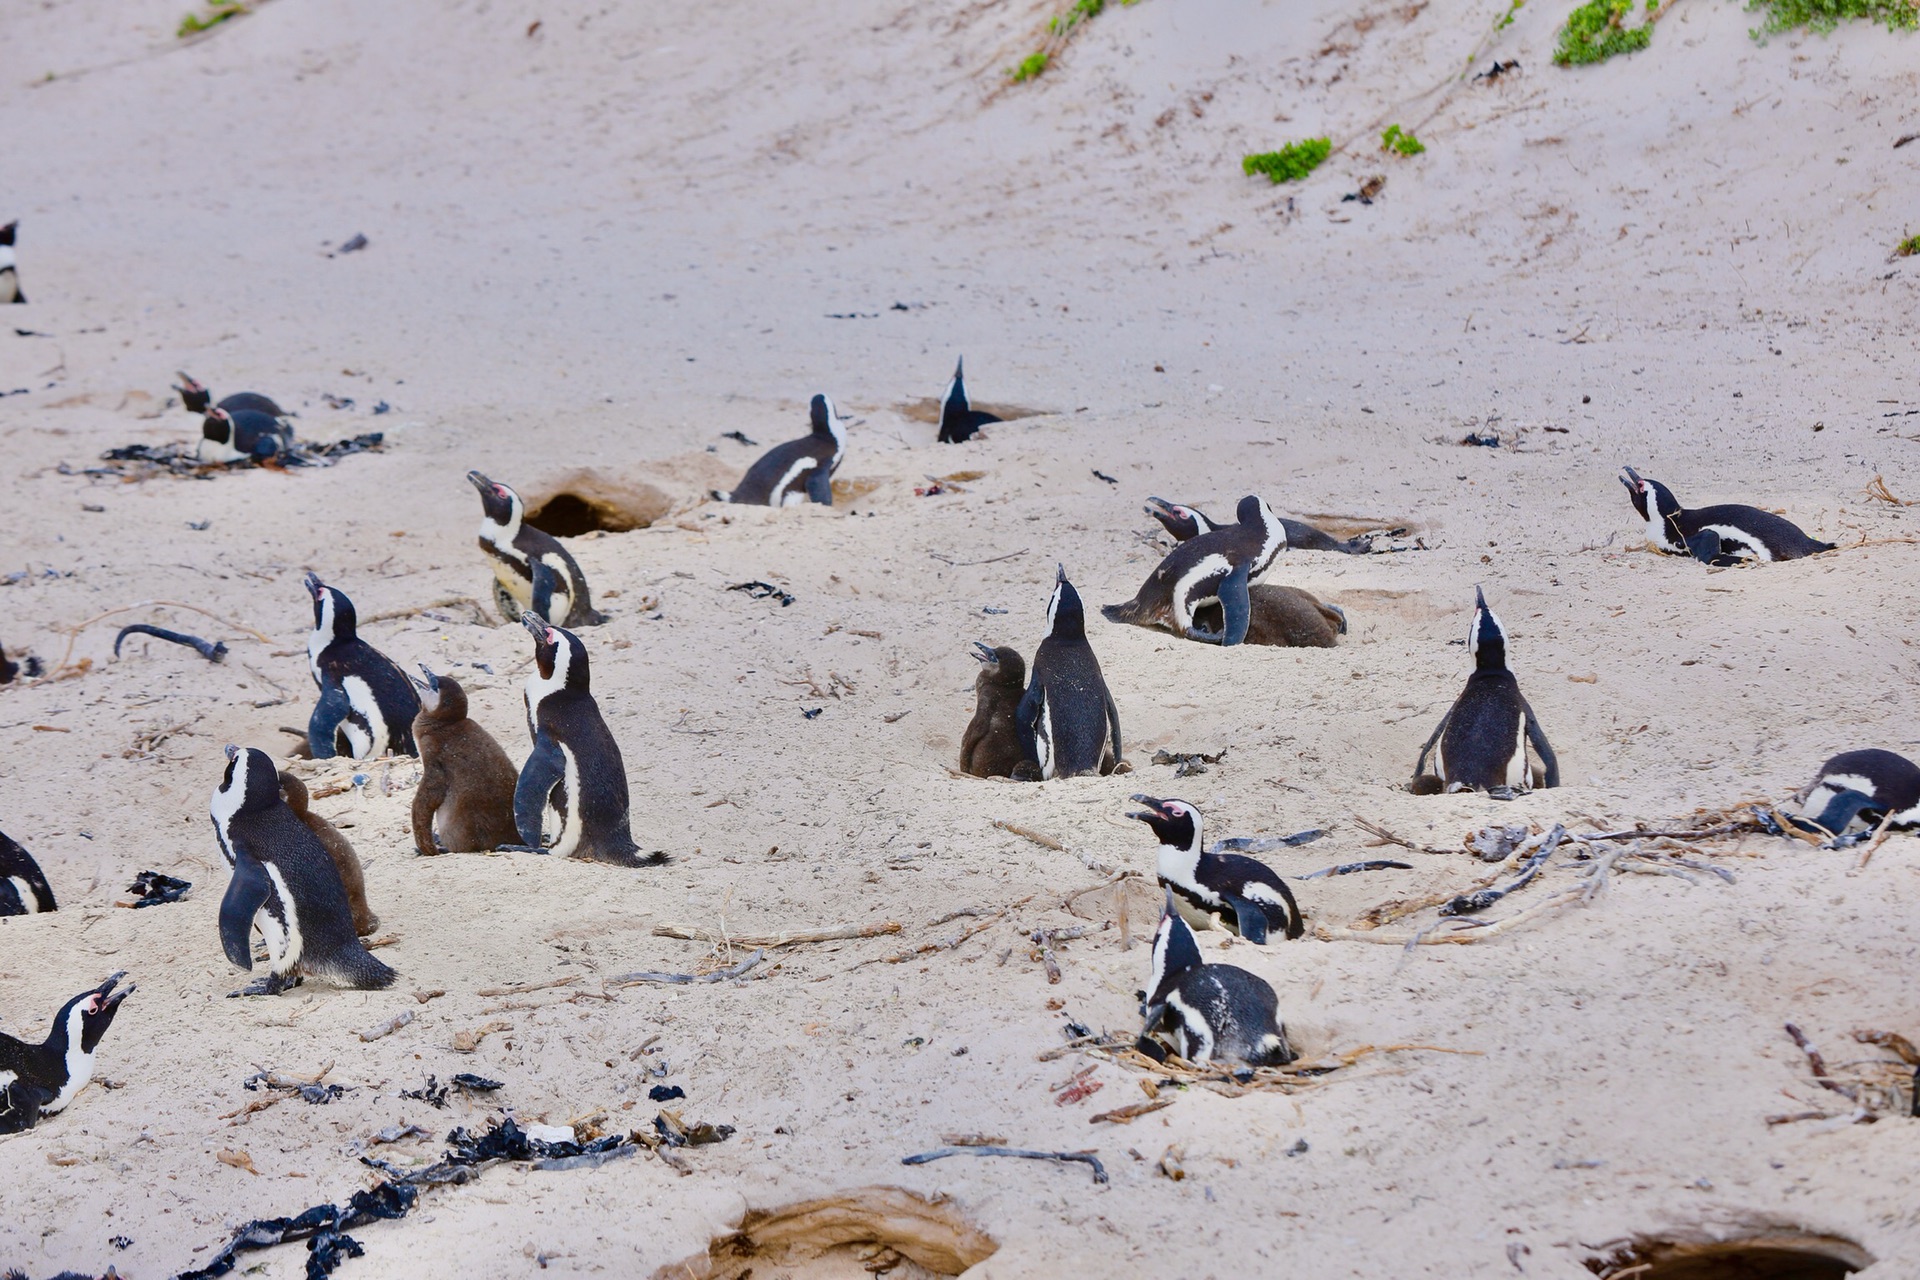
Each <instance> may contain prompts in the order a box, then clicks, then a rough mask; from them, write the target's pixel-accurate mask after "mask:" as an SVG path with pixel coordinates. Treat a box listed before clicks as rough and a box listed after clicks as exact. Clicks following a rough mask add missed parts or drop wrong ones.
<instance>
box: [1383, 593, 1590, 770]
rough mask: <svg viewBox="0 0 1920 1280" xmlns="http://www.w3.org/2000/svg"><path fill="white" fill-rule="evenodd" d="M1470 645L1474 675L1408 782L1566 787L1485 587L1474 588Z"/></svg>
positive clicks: (1444, 718)
mask: <svg viewBox="0 0 1920 1280" xmlns="http://www.w3.org/2000/svg"><path fill="white" fill-rule="evenodd" d="M1467 651H1468V652H1469V653H1471V654H1472V655H1473V666H1474V670H1473V674H1472V675H1470V676H1468V677H1467V687H1466V688H1464V689H1462V690H1461V691H1460V696H1459V697H1458V698H1456V699H1454V703H1453V706H1452V707H1451V708H1449V709H1448V711H1447V714H1446V715H1444V716H1442V717H1441V719H1440V723H1439V725H1438V726H1437V727H1436V728H1435V729H1434V731H1433V735H1432V736H1431V737H1429V738H1428V739H1427V741H1426V745H1424V746H1422V747H1421V748H1420V758H1419V759H1418V760H1417V761H1415V762H1414V766H1413V781H1412V782H1411V783H1410V784H1409V785H1408V788H1407V789H1408V790H1409V791H1411V792H1413V794H1414V795H1417V796H1430V795H1437V794H1439V793H1440V792H1442V791H1486V792H1489V793H1492V794H1495V795H1505V794H1511V793H1512V792H1515V791H1526V790H1529V789H1531V788H1533V787H1557V786H1559V785H1560V762H1559V761H1558V760H1556V759H1555V758H1554V754H1553V748H1552V746H1550V745H1549V744H1548V742H1547V735H1546V733H1545V731H1544V730H1542V729H1541V728H1540V722H1539V721H1538V720H1536V719H1535V718H1534V715H1533V707H1532V706H1530V705H1529V704H1528V702H1527V700H1526V698H1525V697H1523V696H1522V695H1521V693H1520V682H1519V681H1518V680H1516V679H1514V677H1513V673H1512V672H1511V671H1508V670H1507V632H1506V628H1504V627H1502V626H1501V625H1500V619H1499V618H1498V617H1496V616H1495V615H1494V612H1493V610H1492V609H1489V608H1488V607H1487V598H1486V596H1485V595H1484V594H1483V593H1482V592H1481V590H1480V588H1479V587H1475V588H1474V589H1473V622H1472V624H1471V625H1470V626H1469V627H1468V629H1467ZM1436 742H1437V743H1438V744H1439V751H1438V752H1437V753H1435V752H1434V744H1435V743H1436ZM1529 747H1531V748H1532V750H1533V753H1534V754H1535V755H1537V756H1538V757H1539V763H1538V764H1537V765H1536V764H1535V763H1534V762H1533V760H1532V759H1531V758H1530V757H1529V755H1528V748H1529ZM1429 754H1433V756H1434V761H1433V765H1434V772H1432V773H1428V772H1426V767H1427V757H1428V755H1429Z"/></svg>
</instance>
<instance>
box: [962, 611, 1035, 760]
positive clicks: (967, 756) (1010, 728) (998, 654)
mask: <svg viewBox="0 0 1920 1280" xmlns="http://www.w3.org/2000/svg"><path fill="white" fill-rule="evenodd" d="M973 656H974V657H976V658H978V659H979V660H980V674H979V675H978V676H976V677H975V678H974V682H973V691H974V694H973V697H974V705H973V719H972V720H970V721H968V722H967V731H966V733H965V734H963V735H962V736H961V738H960V772H962V773H965V774H971V775H972V776H973V777H976V778H1010V777H1012V776H1013V771H1014V770H1015V769H1017V768H1019V767H1020V763H1021V762H1022V761H1024V760H1026V759H1027V755H1026V752H1025V751H1024V750H1023V749H1022V748H1021V746H1020V717H1019V711H1020V699H1021V698H1022V697H1023V696H1024V695H1025V693H1026V687H1027V660H1026V659H1025V658H1022V657H1021V656H1020V653H1019V651H1018V650H1017V649H1009V648H1007V647H1006V646H1005V645H1002V646H1000V647H999V648H998V649H995V648H992V647H991V646H989V645H987V644H985V643H983V642H981V641H978V640H976V641H974V643H973Z"/></svg>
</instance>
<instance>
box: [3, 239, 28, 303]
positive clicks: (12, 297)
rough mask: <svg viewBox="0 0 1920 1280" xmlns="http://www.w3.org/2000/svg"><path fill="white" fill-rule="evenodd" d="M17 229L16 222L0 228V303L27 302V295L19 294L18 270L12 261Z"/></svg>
mask: <svg viewBox="0 0 1920 1280" xmlns="http://www.w3.org/2000/svg"><path fill="white" fill-rule="evenodd" d="M19 229H20V224H19V223H18V222H9V223H8V224H7V225H6V226H4V227H0V303H8V302H25V301H26V300H27V295H26V294H24V293H22V292H20V270H19V268H18V267H17V266H16V265H15V264H14V261H13V237H14V233H15V232H17V231H18V230H19Z"/></svg>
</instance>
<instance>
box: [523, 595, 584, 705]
mask: <svg viewBox="0 0 1920 1280" xmlns="http://www.w3.org/2000/svg"><path fill="white" fill-rule="evenodd" d="M520 625H522V626H524V627H525V628H526V629H527V633H528V634H529V635H531V636H532V637H533V659H534V664H535V665H536V666H538V667H539V668H540V683H541V684H543V685H546V686H548V687H549V688H553V689H577V690H580V691H581V692H583V693H584V692H586V691H587V646H585V645H583V644H581V643H580V637H579V636H576V635H575V634H573V632H571V631H568V630H566V629H565V628H563V627H556V626H554V625H553V624H552V623H550V622H548V621H547V620H546V619H545V618H543V617H541V616H540V615H539V614H537V613H535V612H534V611H533V610H531V609H527V610H524V611H523V612H522V613H521V614H520Z"/></svg>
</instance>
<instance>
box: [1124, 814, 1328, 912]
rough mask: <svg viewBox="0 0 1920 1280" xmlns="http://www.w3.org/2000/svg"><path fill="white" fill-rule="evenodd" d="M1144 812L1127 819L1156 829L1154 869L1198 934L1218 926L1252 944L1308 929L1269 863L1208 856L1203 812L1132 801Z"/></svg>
mask: <svg viewBox="0 0 1920 1280" xmlns="http://www.w3.org/2000/svg"><path fill="white" fill-rule="evenodd" d="M1133 799H1134V802H1135V803H1136V804H1144V805H1146V806H1147V808H1146V809H1145V810H1144V811H1135V812H1133V813H1129V814H1128V815H1127V816H1128V817H1129V818H1133V819H1135V820H1136V821H1139V822H1144V823H1146V824H1147V825H1148V826H1149V827H1151V828H1153V834H1154V835H1155V836H1156V837H1158V838H1159V841H1160V852H1159V856H1158V858H1157V860H1156V862H1155V866H1154V869H1155V871H1156V873H1157V874H1158V876H1159V878H1160V883H1161V885H1162V886H1163V887H1164V888H1165V889H1166V890H1167V892H1169V893H1171V894H1173V895H1175V899H1176V901H1177V903H1178V905H1179V908H1180V912H1181V914H1182V915H1183V916H1185V917H1186V919H1187V921H1188V922H1189V923H1190V924H1192V925H1193V927H1194V928H1196V929H1211V928H1213V927H1214V925H1215V923H1216V922H1217V923H1219V924H1220V925H1221V926H1222V927H1223V928H1225V929H1227V930H1228V931H1229V932H1231V933H1237V934H1239V935H1240V936H1241V937H1243V938H1245V939H1246V940H1247V941H1248V942H1255V943H1261V944H1264V943H1265V942H1266V940H1267V936H1268V934H1269V933H1270V932H1277V933H1279V934H1280V936H1281V937H1283V938H1297V937H1299V936H1300V934H1301V931H1302V930H1303V928H1304V927H1305V925H1304V921H1302V919H1301V917H1300V904H1299V903H1298V902H1296V901H1294V897H1293V890H1291V889H1289V888H1288V887H1287V882H1286V881H1284V880H1282V879H1281V878H1280V876H1279V875H1278V873H1276V872H1275V871H1274V869H1273V868H1272V867H1269V866H1268V865H1267V864H1266V863H1264V862H1260V861H1257V860H1255V859H1253V858H1247V857H1243V856H1241V855H1240V854H1237V853H1209V852H1207V851H1206V848H1205V846H1204V845H1202V844H1201V843H1200V811H1199V810H1198V809H1196V808H1194V807H1193V806H1192V805H1190V804H1188V803H1187V802H1186V801H1184V800H1156V799H1155V798H1154V797H1152V796H1139V795H1137V796H1134V797H1133Z"/></svg>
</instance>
